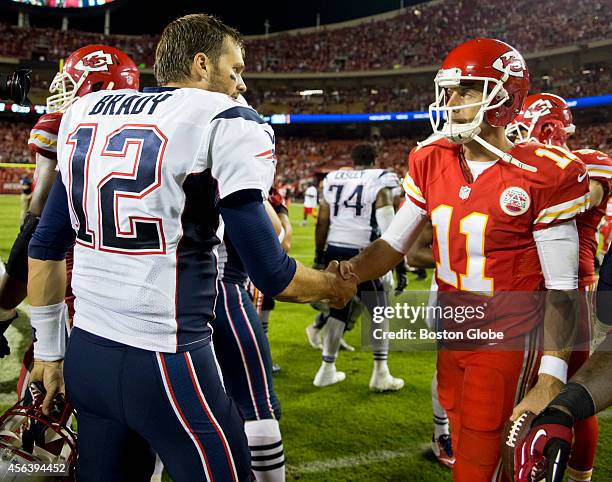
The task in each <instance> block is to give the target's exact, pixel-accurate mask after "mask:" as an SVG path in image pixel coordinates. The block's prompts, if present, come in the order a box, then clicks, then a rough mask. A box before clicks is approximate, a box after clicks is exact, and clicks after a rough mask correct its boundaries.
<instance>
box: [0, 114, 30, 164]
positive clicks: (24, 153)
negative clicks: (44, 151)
mask: <svg viewBox="0 0 612 482" xmlns="http://www.w3.org/2000/svg"><path fill="white" fill-rule="evenodd" d="M31 128H32V126H31V125H30V124H27V123H23V122H10V121H0V163H3V162H11V163H18V164H21V163H29V162H33V160H34V159H33V157H31V155H30V151H29V150H28V137H29V134H30V129H31Z"/></svg>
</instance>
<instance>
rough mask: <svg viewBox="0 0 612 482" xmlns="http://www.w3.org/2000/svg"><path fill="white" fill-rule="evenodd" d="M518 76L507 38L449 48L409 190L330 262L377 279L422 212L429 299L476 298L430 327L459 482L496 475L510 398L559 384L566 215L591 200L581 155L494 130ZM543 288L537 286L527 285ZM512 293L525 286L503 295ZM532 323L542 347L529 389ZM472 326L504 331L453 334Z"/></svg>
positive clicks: (572, 243)
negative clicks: (368, 241)
mask: <svg viewBox="0 0 612 482" xmlns="http://www.w3.org/2000/svg"><path fill="white" fill-rule="evenodd" d="M528 85H529V74H528V70H527V67H526V64H525V61H524V60H523V58H522V56H521V55H520V54H519V53H518V52H517V51H516V50H515V49H514V48H513V47H511V46H510V45H508V44H506V43H504V42H501V41H499V40H495V39H486V38H480V39H475V40H471V41H468V42H465V43H463V44H461V45H459V46H458V47H456V48H455V49H453V50H452V51H451V52H450V53H449V54H448V56H447V57H446V59H445V60H444V63H443V65H442V68H441V69H440V70H439V71H438V73H437V75H436V78H435V86H436V97H435V101H434V102H433V103H432V104H431V105H430V107H429V112H430V120H431V123H432V127H433V130H434V135H433V136H431V137H430V138H429V139H428V140H427V141H425V142H423V143H421V144H420V145H419V146H418V147H416V148H415V149H414V150H413V151H412V153H411V154H410V161H409V174H408V175H407V176H406V178H405V180H404V187H405V189H406V192H407V201H406V202H405V203H404V205H403V206H402V208H401V209H400V210H399V211H398V214H397V215H396V216H395V218H394V220H393V222H392V223H391V226H390V227H389V229H388V230H387V231H386V232H385V233H384V234H383V236H382V239H380V240H378V241H375V242H374V243H373V244H372V245H370V246H369V247H368V248H367V249H365V250H364V251H362V252H361V253H360V254H359V255H358V256H356V257H355V258H353V259H351V260H350V261H343V262H341V264H340V268H341V272H342V273H347V274H348V273H351V274H357V276H358V277H359V279H360V280H361V281H363V280H368V279H376V278H377V277H378V276H380V275H381V274H383V273H384V272H386V271H387V270H388V269H390V268H391V267H392V266H394V265H395V264H396V263H397V262H398V261H399V260H400V259H401V258H402V257H403V256H404V254H405V253H407V252H408V251H409V249H410V247H411V245H412V243H413V242H414V240H415V239H416V238H417V236H418V235H419V232H420V231H421V229H422V227H423V225H424V224H425V223H426V221H427V218H430V219H431V222H432V225H433V228H434V242H433V250H434V258H435V260H436V282H437V284H438V289H439V292H438V300H439V304H440V305H441V306H444V307H445V308H446V307H448V308H451V311H454V308H455V307H458V308H461V309H465V307H466V305H467V307H472V309H474V306H475V305H476V307H477V306H478V305H479V304H480V306H483V309H485V312H484V316H482V317H472V318H471V319H470V320H465V319H463V320H459V321H463V322H462V323H459V322H455V321H454V319H453V318H451V317H449V318H444V319H443V320H442V322H441V323H440V325H441V326H440V329H439V331H440V332H442V333H443V334H444V335H445V336H446V341H444V342H443V349H441V350H439V351H438V363H437V368H438V391H439V397H440V403H441V404H442V406H443V407H444V408H445V410H446V412H447V413H448V417H449V419H450V425H451V435H452V439H453V448H454V450H455V452H454V453H455V464H454V466H453V477H454V480H456V481H459V482H464V481H469V482H481V481H482V482H484V481H487V482H488V481H490V480H491V479H492V478H493V477H497V476H498V475H499V474H501V471H500V467H499V464H498V462H499V458H500V449H499V441H500V437H501V432H502V429H503V424H504V421H505V420H506V419H507V418H508V417H509V416H510V414H511V413H512V409H513V407H514V405H515V404H516V403H518V402H519V401H520V400H521V399H523V398H524V397H526V400H525V403H524V405H523V406H524V409H525V410H530V411H536V412H538V411H540V410H541V409H542V408H543V407H544V406H545V405H546V404H547V403H548V402H549V401H550V400H551V399H552V398H553V396H554V395H555V394H556V393H557V392H558V390H559V389H560V387H561V386H562V384H563V383H565V381H566V380H565V377H566V370H567V363H566V358H567V357H568V356H569V355H568V354H567V353H566V352H565V351H563V350H562V348H563V347H564V346H565V343H566V341H567V331H568V330H569V326H571V324H572V323H573V322H574V313H573V310H572V308H573V307H574V303H575V296H576V293H575V290H576V289H577V278H578V263H577V259H578V234H577V230H576V225H575V222H574V221H573V218H574V217H575V216H576V215H577V214H579V213H580V212H582V211H584V209H585V206H586V204H587V202H588V182H587V179H586V171H585V168H584V164H582V163H581V162H576V161H574V160H573V159H572V158H567V159H566V158H563V159H562V161H563V163H559V162H558V161H559V158H558V156H559V155H560V154H558V153H557V152H556V151H554V150H552V149H549V148H547V147H546V146H543V145H542V144H530V143H527V144H519V145H516V146H515V145H513V144H512V143H511V142H510V141H509V140H508V139H507V137H506V136H505V132H504V127H505V126H506V125H508V124H509V123H510V122H511V121H512V120H513V119H514V117H515V116H516V115H517V114H518V113H519V111H520V109H521V107H522V105H523V101H524V100H525V97H526V95H527V89H528ZM551 179H554V182H551ZM544 286H546V288H548V292H547V293H545V296H537V293H535V294H534V293H531V292H538V291H541V290H543V289H544ZM518 291H522V292H528V293H527V294H524V295H523V296H521V295H520V293H514V294H508V293H504V292H518ZM489 305H491V306H490V307H489ZM542 320H543V322H544V325H545V327H546V331H545V336H546V337H547V338H546V339H545V341H547V344H546V346H545V348H547V350H546V351H545V352H544V354H545V355H546V356H544V357H543V358H542V362H541V363H540V368H539V375H538V380H537V384H536V385H535V386H534V388H533V389H532V390H531V391H529V393H528V394H527V391H528V389H529V387H530V386H531V385H532V382H533V381H534V380H535V375H536V372H537V364H538V360H539V357H538V348H539V346H540V336H539V335H540V332H541V330H540V327H541V324H542ZM568 325H569V326H568ZM477 328H484V329H489V330H493V332H494V333H495V332H498V333H499V332H501V333H502V334H503V340H502V341H500V342H495V341H492V340H491V339H489V338H487V337H482V338H477V339H475V340H469V341H461V340H462V336H463V335H465V334H466V331H467V330H469V329H477ZM459 333H461V334H463V335H459ZM553 337H554V340H553V341H551V340H549V339H552V338H553ZM453 338H457V339H458V341H453ZM498 339H499V338H498ZM463 340H466V338H463ZM498 345H499V346H498ZM525 394H527V395H525Z"/></svg>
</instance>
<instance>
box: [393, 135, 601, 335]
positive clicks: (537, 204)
mask: <svg viewBox="0 0 612 482" xmlns="http://www.w3.org/2000/svg"><path fill="white" fill-rule="evenodd" d="M564 153H566V151H564V150H561V149H558V148H551V147H548V146H544V145H542V144H537V143H524V144H519V145H516V146H515V147H514V148H513V149H512V150H511V151H510V152H509V154H511V155H512V156H513V157H515V158H516V159H518V160H519V161H521V162H523V163H525V164H529V165H531V166H533V167H535V168H536V169H537V172H530V171H527V170H525V169H521V168H518V167H516V166H514V165H511V164H508V163H506V162H504V161H501V160H500V161H498V162H497V163H496V164H494V165H493V166H491V167H489V168H488V169H486V170H485V171H484V172H483V173H481V174H480V176H478V177H477V179H476V180H475V181H472V176H471V172H470V170H469V168H468V167H467V163H466V161H465V160H464V159H463V147H462V146H460V145H455V144H451V143H449V142H448V141H446V140H444V139H443V140H439V141H437V142H434V143H432V144H429V145H426V146H424V147H416V148H415V149H414V150H413V151H412V152H411V154H410V161H409V174H408V175H407V176H406V178H405V180H404V188H405V190H406V193H407V197H408V199H409V200H410V201H412V202H413V203H414V204H415V205H416V206H418V207H420V208H421V209H423V210H425V211H426V212H427V214H428V215H429V217H430V218H431V221H432V225H433V228H434V230H433V231H434V240H433V253H434V258H435V261H436V280H437V283H438V287H439V291H440V296H441V297H443V295H444V293H445V292H447V293H449V294H450V293H453V292H455V293H457V292H463V293H464V295H462V296H461V298H462V302H465V301H466V299H472V300H474V301H475V302H482V300H483V296H482V293H488V294H489V299H490V300H493V298H495V297H497V298H496V299H497V300H501V299H502V298H504V296H505V299H506V300H507V301H506V302H503V301H500V303H497V304H491V306H496V308H495V309H494V311H487V314H486V316H485V317H484V318H482V319H479V320H471V321H466V322H465V323H463V328H475V327H483V328H486V329H488V328H491V329H495V330H499V331H504V332H505V337H506V339H508V338H513V337H514V336H518V335H522V334H524V333H527V332H528V331H531V329H532V328H533V327H534V326H535V325H536V324H537V323H538V322H539V321H541V320H542V314H543V311H542V310H543V307H544V303H543V296H535V295H533V292H535V291H540V290H544V278H543V275H542V272H541V267H540V261H539V257H538V252H537V248H536V243H535V241H534V237H533V232H534V231H537V230H540V229H546V228H547V227H550V226H553V225H555V224H559V223H562V222H566V221H568V220H570V219H573V218H574V217H575V216H576V215H577V214H579V213H581V212H583V211H584V210H585V208H586V204H587V202H588V193H589V190H588V179H587V174H586V170H585V166H584V164H582V163H581V162H580V161H577V160H575V158H574V157H573V156H572V158H569V157H565V156H564V155H563V154H564ZM551 180H552V181H551ZM508 291H512V292H522V294H519V293H517V294H516V297H519V296H520V300H519V299H514V301H513V297H514V296H515V295H511V296H508V295H507V294H506V295H504V296H502V295H500V292H508ZM466 292H475V293H480V294H478V295H476V294H475V295H470V294H468V293H466ZM529 293H531V294H529ZM491 296H492V297H493V298H491ZM446 298H447V299H453V295H450V296H447V297H446ZM454 298H455V299H456V298H457V295H454ZM476 300H480V301H476ZM451 303H452V301H451ZM442 326H443V327H445V328H446V329H453V328H454V329H457V326H452V323H451V326H449V325H448V324H446V323H444V322H443V323H442ZM463 328H462V329H463Z"/></svg>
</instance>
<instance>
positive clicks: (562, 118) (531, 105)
mask: <svg viewBox="0 0 612 482" xmlns="http://www.w3.org/2000/svg"><path fill="white" fill-rule="evenodd" d="M514 124H517V127H516V130H511V127H510V126H509V128H508V129H506V133H510V132H517V137H518V140H519V141H526V140H534V141H536V142H541V143H542V144H548V145H553V146H564V145H565V143H566V142H567V138H568V137H569V136H570V135H571V134H573V133H574V132H575V130H576V126H575V125H574V124H573V123H572V112H571V110H570V108H569V106H568V105H567V102H565V99H563V98H562V97H559V96H558V95H554V94H547V93H542V94H531V95H530V96H528V97H527V99H525V106H524V108H523V110H522V111H521V113H520V114H519V115H518V117H517V118H516V119H515V121H514ZM521 128H522V129H523V130H524V132H520V129H521Z"/></svg>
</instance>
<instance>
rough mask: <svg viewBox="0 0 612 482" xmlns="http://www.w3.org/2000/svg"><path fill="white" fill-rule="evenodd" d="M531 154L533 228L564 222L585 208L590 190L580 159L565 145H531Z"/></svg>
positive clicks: (543, 227)
mask: <svg viewBox="0 0 612 482" xmlns="http://www.w3.org/2000/svg"><path fill="white" fill-rule="evenodd" d="M531 155H533V156H534V157H535V159H533V158H532V159H533V160H534V161H535V162H534V164H537V165H538V176H537V178H538V179H537V181H536V182H535V183H534V186H533V190H532V194H533V203H534V206H533V208H534V209H533V211H534V215H535V219H534V221H533V230H534V231H537V230H540V229H546V228H549V227H551V226H554V225H556V224H561V223H564V222H567V221H569V220H571V219H574V218H575V217H576V216H577V215H578V214H580V213H583V212H584V211H586V208H587V206H588V202H589V197H590V194H589V182H588V175H587V171H586V166H585V165H584V163H583V162H582V161H581V160H580V159H579V158H578V157H577V156H575V155H573V154H572V153H571V152H569V151H566V150H565V149H561V148H557V147H553V146H544V145H542V144H539V145H535V146H534V147H533V149H532V152H531ZM538 158H539V159H538ZM522 160H523V159H522ZM524 161H525V162H527V163H529V160H528V159H524Z"/></svg>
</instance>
